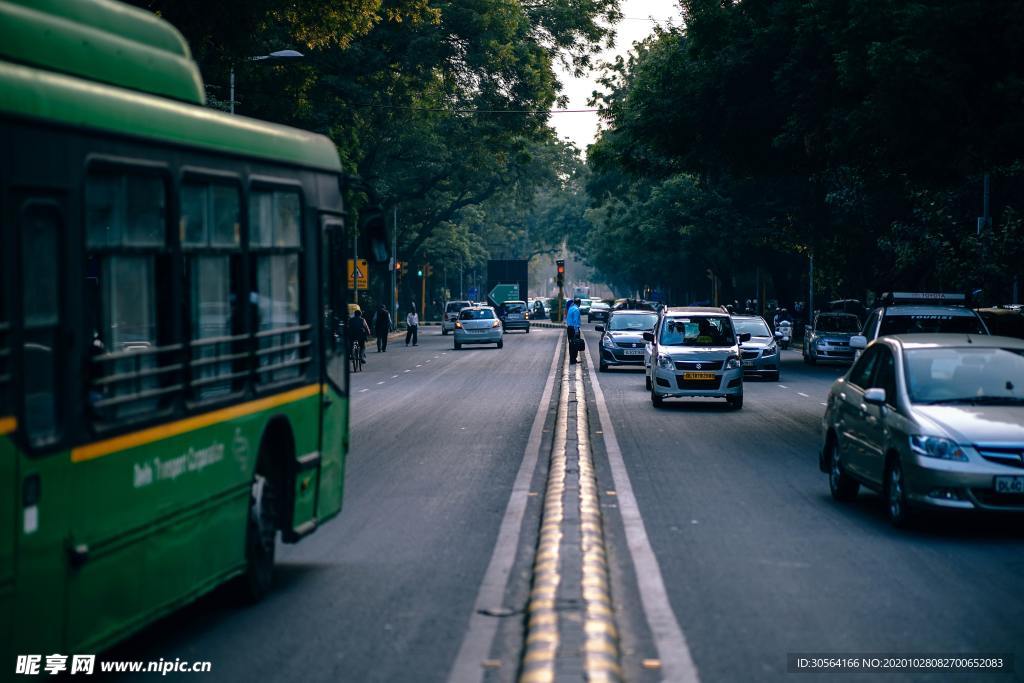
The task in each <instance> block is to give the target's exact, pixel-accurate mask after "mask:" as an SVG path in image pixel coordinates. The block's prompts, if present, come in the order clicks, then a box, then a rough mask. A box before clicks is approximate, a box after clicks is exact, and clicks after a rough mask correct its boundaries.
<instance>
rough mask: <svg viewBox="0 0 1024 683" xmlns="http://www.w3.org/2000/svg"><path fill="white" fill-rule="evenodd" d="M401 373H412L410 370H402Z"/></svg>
mask: <svg viewBox="0 0 1024 683" xmlns="http://www.w3.org/2000/svg"><path fill="white" fill-rule="evenodd" d="M402 372H412V370H402Z"/></svg>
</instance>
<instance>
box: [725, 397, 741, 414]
mask: <svg viewBox="0 0 1024 683" xmlns="http://www.w3.org/2000/svg"><path fill="white" fill-rule="evenodd" d="M725 400H726V402H727V403H728V404H729V407H730V408H732V409H733V410H740V409H742V408H743V394H740V395H739V396H726V397H725Z"/></svg>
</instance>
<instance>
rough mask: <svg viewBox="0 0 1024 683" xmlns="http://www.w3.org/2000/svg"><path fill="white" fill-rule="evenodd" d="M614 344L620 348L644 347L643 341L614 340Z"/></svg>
mask: <svg viewBox="0 0 1024 683" xmlns="http://www.w3.org/2000/svg"><path fill="white" fill-rule="evenodd" d="M615 345H616V346H618V347H619V348H620V349H642V348H643V347H644V345H643V342H640V343H633V342H616V344H615Z"/></svg>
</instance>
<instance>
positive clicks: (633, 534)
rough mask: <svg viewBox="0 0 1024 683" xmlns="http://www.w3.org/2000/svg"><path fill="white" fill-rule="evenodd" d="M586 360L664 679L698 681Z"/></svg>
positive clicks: (601, 396)
mask: <svg viewBox="0 0 1024 683" xmlns="http://www.w3.org/2000/svg"><path fill="white" fill-rule="evenodd" d="M587 361H588V362H587V363H586V367H587V371H588V376H589V379H590V387H591V391H592V392H593V394H594V403H595V406H596V408H597V416H598V423H599V425H600V427H601V431H602V432H603V434H602V440H603V442H604V450H605V455H606V456H607V458H608V466H609V469H610V470H611V473H612V482H613V484H614V486H615V492H616V498H617V499H618V505H619V508H618V509H619V514H620V516H621V518H622V525H623V529H624V532H625V536H626V545H627V546H628V548H629V553H630V558H631V559H632V561H633V568H634V571H635V573H636V581H637V588H638V590H639V593H640V603H641V606H642V607H643V611H644V618H645V620H646V621H647V625H648V627H649V628H650V630H651V635H652V637H653V639H654V645H655V647H656V648H657V650H658V660H659V661H660V669H659V671H660V673H661V675H662V680H664V681H669V682H671V683H699V681H700V676H699V675H698V672H697V667H696V665H695V664H694V662H693V656H692V654H691V653H690V647H689V645H688V643H687V642H686V636H685V635H684V634H683V630H682V628H680V626H679V621H678V619H677V618H676V614H675V612H674V611H673V610H672V605H671V604H670V603H669V599H668V591H667V590H666V589H665V581H664V578H663V577H662V573H661V567H660V566H659V565H658V559H657V557H656V556H655V554H654V549H653V548H652V547H651V542H650V539H649V538H648V536H647V528H646V526H645V525H644V520H643V517H642V516H641V514H640V508H639V506H638V505H637V502H636V496H635V495H634V493H633V485H632V483H631V482H630V480H629V473H628V472H627V470H626V464H625V461H624V460H623V458H622V449H621V448H620V447H619V442H618V439H617V438H616V436H615V425H614V424H612V420H611V416H610V414H609V412H608V405H607V404H606V403H605V399H604V392H603V391H602V390H601V384H600V382H599V381H598V378H597V373H596V372H595V371H594V366H593V364H592V363H590V362H589V361H590V359H589V358H587Z"/></svg>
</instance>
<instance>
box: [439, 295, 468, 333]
mask: <svg viewBox="0 0 1024 683" xmlns="http://www.w3.org/2000/svg"><path fill="white" fill-rule="evenodd" d="M472 305H473V302H472V301H449V302H448V303H446V304H445V305H444V315H443V316H441V334H442V335H446V334H448V333H449V332H451V331H452V330H454V329H455V321H456V320H458V319H459V311H461V310H462V309H463V308H466V307H468V306H472Z"/></svg>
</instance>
